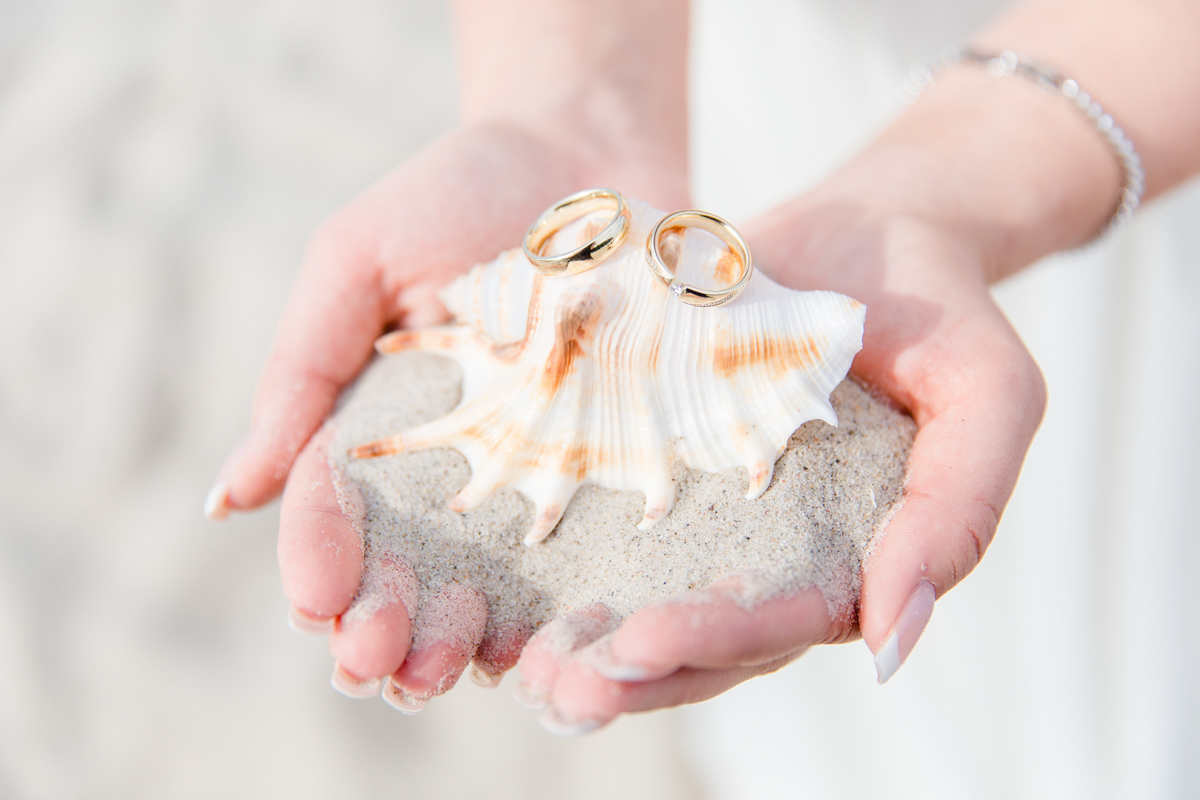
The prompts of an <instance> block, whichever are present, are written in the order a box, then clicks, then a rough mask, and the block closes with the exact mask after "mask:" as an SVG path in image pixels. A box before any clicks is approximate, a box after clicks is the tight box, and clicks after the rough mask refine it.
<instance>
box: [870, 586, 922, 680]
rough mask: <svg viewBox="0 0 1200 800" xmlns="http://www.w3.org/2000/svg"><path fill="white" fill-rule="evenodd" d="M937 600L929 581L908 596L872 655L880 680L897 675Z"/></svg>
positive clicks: (919, 636)
mask: <svg viewBox="0 0 1200 800" xmlns="http://www.w3.org/2000/svg"><path fill="white" fill-rule="evenodd" d="M936 599H937V590H935V589H934V588H933V584H932V583H930V582H929V581H921V582H920V583H918V584H917V588H916V589H913V593H912V594H911V595H909V596H908V602H906V603H905V604H904V609H903V610H902V611H901V612H900V618H899V619H897V620H896V624H895V625H894V626H892V632H891V633H889V634H888V637H887V639H885V640H884V642H883V646H882V647H880V648H879V652H878V653H876V654H875V671H876V672H877V673H878V676H879V682H880V683H887V682H888V680H889V679H890V678H891V677H892V676H893V675H895V674H896V670H898V669H900V665H901V664H903V663H904V662H905V660H907V659H908V655H909V653H911V652H912V650H913V648H914V647H915V646H916V644H917V640H918V639H920V638H921V632H922V631H924V630H925V626H926V625H928V624H929V618H930V617H931V616H933V602H934V600H936Z"/></svg>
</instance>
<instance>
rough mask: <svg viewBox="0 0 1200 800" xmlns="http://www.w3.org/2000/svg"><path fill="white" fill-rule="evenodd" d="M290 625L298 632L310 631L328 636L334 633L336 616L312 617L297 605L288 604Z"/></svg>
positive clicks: (317, 634) (316, 634)
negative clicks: (325, 617) (326, 617)
mask: <svg viewBox="0 0 1200 800" xmlns="http://www.w3.org/2000/svg"><path fill="white" fill-rule="evenodd" d="M287 620H288V627H289V628H291V629H292V630H294V631H295V632H296V633H310V634H313V635H315V636H328V635H329V634H331V633H333V623H334V618H333V617H330V618H329V619H317V618H316V617H310V616H309V615H308V614H305V613H304V612H303V611H301V610H300V609H298V608H296V607H295V606H288V616H287Z"/></svg>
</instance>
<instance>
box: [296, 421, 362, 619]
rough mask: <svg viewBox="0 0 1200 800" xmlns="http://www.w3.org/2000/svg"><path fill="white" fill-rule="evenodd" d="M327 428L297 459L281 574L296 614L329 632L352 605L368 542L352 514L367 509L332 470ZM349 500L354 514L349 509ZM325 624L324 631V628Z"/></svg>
mask: <svg viewBox="0 0 1200 800" xmlns="http://www.w3.org/2000/svg"><path fill="white" fill-rule="evenodd" d="M332 438H333V427H332V426H327V427H326V428H325V429H324V430H322V431H321V433H319V434H318V435H317V436H316V437H314V438H313V440H312V442H311V443H310V444H309V446H308V447H307V448H305V450H304V452H303V454H302V455H301V456H300V458H299V459H298V460H297V462H296V466H295V468H294V469H293V470H292V475H291V478H290V479H289V481H288V486H287V491H286V492H285V493H284V496H283V503H282V507H281V509H280V514H279V543H278V557H279V574H280V578H281V579H282V581H283V593H284V595H286V596H287V598H288V601H289V602H290V603H291V606H292V608H293V609H294V611H293V614H292V615H293V618H298V619H301V620H304V621H306V622H307V623H309V624H311V625H313V626H317V628H318V630H317V632H321V633H329V632H330V631H332V628H333V620H334V618H336V617H337V616H338V615H339V614H341V613H342V612H344V611H345V610H346V609H347V608H349V606H350V602H351V601H352V600H353V599H354V596H355V594H356V593H357V592H358V587H359V582H360V580H361V578H362V567H363V543H362V534H361V533H359V529H358V527H356V526H357V524H358V522H359V520H357V519H353V518H351V517H354V516H357V515H358V514H360V513H361V503H355V499H356V497H355V494H354V489H353V488H352V487H351V486H350V485H347V487H346V488H345V489H344V490H343V498H342V501H339V499H338V492H337V487H336V486H335V483H334V479H333V476H332V474H331V473H330V469H329V459H328V455H327V448H328V446H329V443H330V441H331V440H332ZM343 503H344V504H345V505H346V508H347V509H348V510H349V514H350V515H351V516H347V513H346V511H344V510H343ZM321 626H323V629H321Z"/></svg>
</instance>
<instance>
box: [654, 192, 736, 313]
mask: <svg viewBox="0 0 1200 800" xmlns="http://www.w3.org/2000/svg"><path fill="white" fill-rule="evenodd" d="M672 228H699V229H700V230H702V231H706V232H708V233H711V234H712V235H713V236H716V237H717V238H718V239H720V240H721V241H722V242H724V243H725V246H726V247H728V248H729V249H730V251H731V252H732V253H733V254H734V256H736V257H737V258H738V260H739V261H741V263H742V274H741V277H739V278H738V279H737V280H736V281H735V282H734V284H733V285H732V286H730V287H728V288H725V289H698V288H696V287H695V286H692V285H690V284H687V283H681V282H680V281H679V279H678V278H676V277H675V273H674V272H672V271H671V268H670V267H668V266H667V263H666V261H665V260H664V259H663V257H662V253H661V252H660V251H659V249H658V243H659V240H660V239H662V237H663V234H665V233H666V232H667V231H669V230H671V229H672ZM646 262H647V263H648V264H649V265H650V270H651V271H652V272H653V273H654V274H655V275H657V276H658V278H659V280H661V281H662V282H663V283H665V284H666V285H667V289H668V290H669V291H670V292H671V294H673V295H675V296H676V297H678V298H679V299H680V300H682V301H683V302H685V303H687V304H688V305H692V306H702V307H707V306H719V305H721V304H723V303H728V302H729V301H730V300H732V299H733V298H735V297H737V296H738V295H739V294H741V293H742V290H743V289H745V288H746V284H748V283H749V282H750V273H752V272H753V271H754V262H753V261H752V260H751V258H750V248H749V247H747V246H746V240H745V239H743V238H742V235H741V234H740V233H738V230H737V228H735V227H733V226H732V225H730V224H729V223H728V222H726V221H725V220H723V219H721V218H720V217H718V216H717V215H716V214H710V213H709V212H707V211H695V210H689V211H676V212H675V213H674V214H668V215H667V216H665V217H663V218H662V219H661V220H659V222H658V224H657V225H655V226H654V232H653V233H651V234H650V238H649V239H648V240H647V241H646Z"/></svg>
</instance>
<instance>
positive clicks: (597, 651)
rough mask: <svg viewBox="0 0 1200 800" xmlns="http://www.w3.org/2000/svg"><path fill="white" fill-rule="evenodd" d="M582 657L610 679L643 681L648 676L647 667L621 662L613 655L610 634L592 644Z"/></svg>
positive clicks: (648, 670)
mask: <svg viewBox="0 0 1200 800" xmlns="http://www.w3.org/2000/svg"><path fill="white" fill-rule="evenodd" d="M584 659H585V660H586V661H587V664H588V665H589V666H590V667H591V668H592V669H594V670H596V672H599V673H600V674H601V675H603V676H604V677H606V678H608V679H609V680H610V681H625V682H632V681H644V680H646V679H647V678H649V677H650V669H649V668H648V667H643V666H640V665H638V664H628V663H625V662H622V661H620V660H619V659H617V657H616V656H615V655H613V651H612V637H611V636H606V637H604V638H603V639H600V640H599V641H597V642H595V643H594V644H592V646H591V647H589V648H588V649H587V651H586V652H585V653H584Z"/></svg>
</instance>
